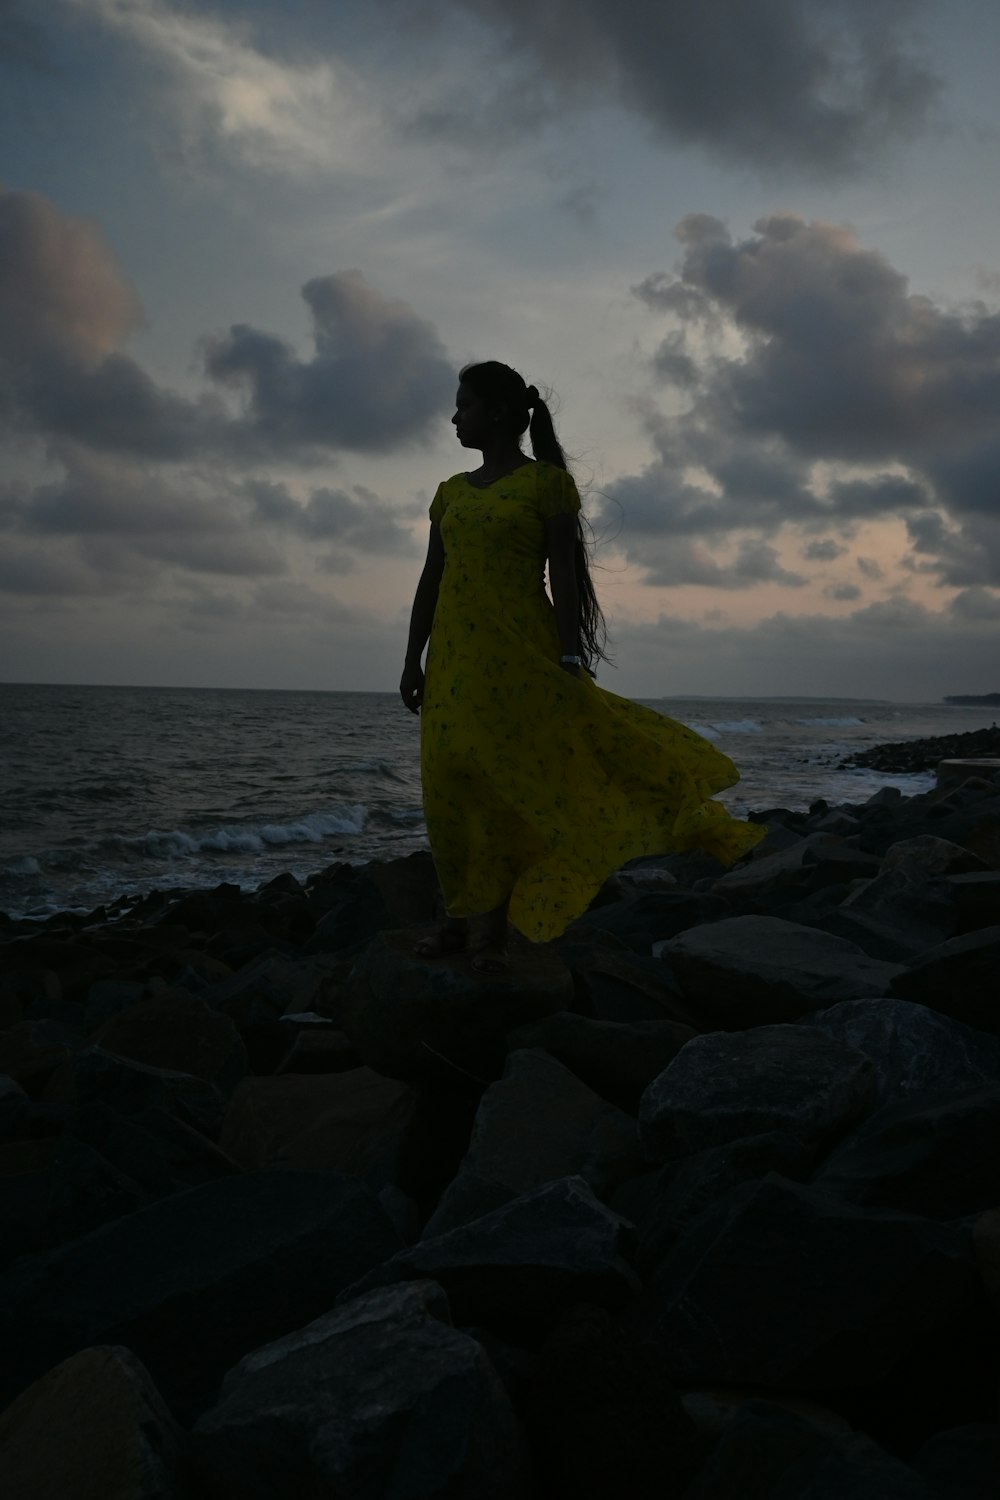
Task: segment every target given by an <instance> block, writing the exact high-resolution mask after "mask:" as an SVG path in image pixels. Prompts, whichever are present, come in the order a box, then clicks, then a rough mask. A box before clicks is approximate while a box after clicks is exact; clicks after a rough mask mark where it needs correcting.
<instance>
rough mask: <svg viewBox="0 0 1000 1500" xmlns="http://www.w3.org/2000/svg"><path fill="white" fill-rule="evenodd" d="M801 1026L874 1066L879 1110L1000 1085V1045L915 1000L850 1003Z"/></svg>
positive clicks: (803, 1021)
mask: <svg viewBox="0 0 1000 1500" xmlns="http://www.w3.org/2000/svg"><path fill="white" fill-rule="evenodd" d="M799 1024H800V1025H804V1026H811V1027H815V1028H816V1029H817V1030H819V1031H822V1032H825V1034H826V1035H827V1036H830V1037H833V1038H835V1039H836V1040H837V1041H841V1042H844V1043H846V1045H847V1046H849V1047H854V1048H856V1049H857V1051H859V1052H863V1053H864V1054H865V1056H866V1057H868V1058H869V1059H870V1060H871V1062H872V1063H873V1064H874V1067H875V1076H876V1103H877V1104H878V1105H883V1104H886V1103H888V1102H889V1101H890V1100H892V1099H897V1098H900V1097H904V1098H908V1097H911V1096H913V1095H917V1094H934V1093H950V1092H953V1091H955V1090H961V1089H966V1088H971V1087H974V1086H975V1085H977V1084H984V1083H1000V1040H998V1039H997V1038H996V1037H993V1036H990V1035H989V1034H988V1033H986V1032H984V1031H977V1030H976V1029H975V1028H974V1027H972V1026H965V1025H963V1024H962V1022H961V1021H953V1020H951V1019H950V1017H948V1016H943V1015H940V1014H939V1013H938V1012H937V1011H935V1010H930V1009H928V1007H927V1006H925V1005H917V1004H915V1003H914V1002H912V1001H909V1000H845V1001H844V1002H843V1003H842V1004H840V1005H831V1006H830V1007H829V1008H828V1009H826V1010H818V1011H816V1012H815V1013H814V1014H813V1015H810V1016H803V1017H802V1019H801V1020H800V1022H799Z"/></svg>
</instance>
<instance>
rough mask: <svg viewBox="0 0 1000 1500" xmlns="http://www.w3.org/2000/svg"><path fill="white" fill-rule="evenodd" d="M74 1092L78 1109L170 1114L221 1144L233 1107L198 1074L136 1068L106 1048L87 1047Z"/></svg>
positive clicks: (78, 1062)
mask: <svg viewBox="0 0 1000 1500" xmlns="http://www.w3.org/2000/svg"><path fill="white" fill-rule="evenodd" d="M73 1087H74V1092H75V1095H76V1100H77V1103H78V1104H90V1103H94V1102H96V1103H101V1104H107V1105H110V1107H111V1108H112V1109H116V1110H117V1111H118V1112H119V1114H122V1115H126V1116H129V1115H131V1116H135V1115H138V1114H141V1113H142V1112H143V1111H144V1110H147V1109H166V1110H168V1111H169V1112H170V1113H171V1114H173V1115H176V1117H177V1118H178V1119H179V1120H183V1122H184V1123H185V1124H186V1125H191V1126H193V1128H194V1129H195V1130H200V1131H201V1132H202V1134H203V1135H206V1136H208V1137H209V1139H210V1140H215V1139H216V1138H217V1137H218V1134H219V1131H220V1130H221V1129H222V1121H223V1119H224V1118H225V1114H226V1110H227V1109H228V1107H229V1101H228V1099H227V1098H226V1096H225V1094H224V1093H223V1092H222V1090H221V1089H220V1088H218V1087H217V1086H216V1085H215V1084H214V1083H208V1082H206V1081H205V1079H203V1078H195V1077H194V1075H193V1074H192V1073H175V1072H173V1071H171V1070H170V1069H168V1068H153V1067H148V1066H147V1065H146V1064H145V1063H138V1062H132V1060H131V1059H130V1058H126V1057H119V1056H118V1054H117V1053H115V1052H105V1050H104V1048H103V1047H85V1048H84V1049H83V1051H82V1052H78V1053H77V1055H76V1057H75V1058H74V1059H73Z"/></svg>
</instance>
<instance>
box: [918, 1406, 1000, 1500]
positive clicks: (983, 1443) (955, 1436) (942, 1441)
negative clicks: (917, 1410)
mask: <svg viewBox="0 0 1000 1500" xmlns="http://www.w3.org/2000/svg"><path fill="white" fill-rule="evenodd" d="M910 1463H911V1465H912V1467H913V1468H914V1469H915V1470H916V1471H917V1473H918V1474H921V1475H922V1476H923V1477H924V1479H926V1480H927V1481H928V1483H929V1484H931V1485H932V1486H933V1487H934V1488H933V1493H934V1494H935V1495H936V1496H937V1495H940V1496H947V1500H996V1497H997V1495H1000V1425H998V1424H997V1423H996V1422H969V1423H967V1424H966V1425H965V1426H964V1427H951V1428H949V1429H948V1430H947V1431H946V1432H936V1433H935V1434H934V1436H933V1437H931V1438H928V1439H927V1441H926V1442H925V1443H922V1444H921V1445H920V1447H919V1448H918V1449H917V1451H916V1453H914V1455H913V1457H912V1458H911V1459H910Z"/></svg>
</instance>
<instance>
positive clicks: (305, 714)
mask: <svg viewBox="0 0 1000 1500" xmlns="http://www.w3.org/2000/svg"><path fill="white" fill-rule="evenodd" d="M638 701H640V702H643V703H646V704H648V705H649V706H650V707H652V708H656V709H658V710H659V711H660V712H662V713H667V714H670V715H671V717H673V718H675V719H680V720H681V721H682V722H684V723H685V724H689V725H690V726H691V727H692V728H694V729H696V730H698V732H699V733H701V734H703V735H704V736H705V737H706V738H707V739H710V740H712V741H714V742H715V743H716V744H717V745H719V746H720V747H721V748H722V749H723V750H724V751H725V752H726V754H727V755H729V756H730V757H731V758H732V759H733V760H734V761H735V762H736V764H737V766H738V767H739V769H740V772H741V780H740V782H739V784H738V785H737V786H735V787H734V788H732V789H731V790H730V791H728V792H726V793H724V794H723V798H722V800H723V801H725V803H726V804H727V805H728V806H729V808H730V809H731V810H732V811H733V812H734V813H736V814H738V815H742V814H745V813H747V812H749V811H752V810H753V811H759V810H761V809H764V808H768V807H788V808H802V809H805V808H807V807H808V806H809V805H810V804H811V803H812V802H814V801H815V800H816V799H817V798H821V797H822V798H825V799H826V800H827V801H829V802H863V801H865V800H866V799H867V798H868V797H870V796H871V795H872V794H873V793H874V792H876V791H877V790H878V789H879V788H880V787H882V786H887V785H888V786H897V787H899V788H900V789H901V790H902V791H903V792H904V793H906V794H908V795H910V794H913V793H915V792H920V791H925V790H927V789H928V788H929V787H930V786H931V785H932V782H933V777H932V776H931V775H929V774H927V775H925V774H920V775H898V776H897V775H888V774H886V773H884V772H875V771H866V770H847V769H844V768H842V766H841V762H842V761H843V760H844V759H845V758H846V757H847V756H849V755H850V754H851V753H852V752H854V751H857V750H861V749H863V748H865V747H866V746H870V745H875V744H879V743H883V742H886V741H897V740H900V741H901V740H907V739H915V738H921V737H923V736H926V735H940V734H953V733H958V732H963V731H966V730H970V729H982V728H986V727H988V726H989V725H990V724H991V723H992V722H993V720H994V718H995V716H996V710H995V709H993V708H989V707H986V708H977V707H971V706H955V705H949V704H943V703H890V702H879V701H874V700H871V699H858V700H854V699H842V698H836V699H832V698H780V697H774V698H770V697H768V698H670V699H666V698H643V699H640V700H638ZM426 847H427V836H426V830H425V828H424V823H423V817H422V814H421V806H420V768H419V722H418V720H417V718H416V717H415V716H414V715H412V714H410V713H409V712H408V711H407V710H406V709H405V708H404V706H403V704H402V703H401V702H400V699H399V697H398V695H397V694H395V693H338V692H301V691H268V690H249V689H247V690H244V689H207V688H162V687H149V688H141V687H60V686H53V685H33V684H21V683H19V684H6V685H5V684H0V911H2V912H6V913H7V914H8V915H9V916H13V917H19V918H21V917H36V918H44V917H46V916H49V915H51V914H52V913H54V912H56V911H63V910H69V911H78V912H88V911H91V910H93V909H94V908H96V907H97V906H100V905H108V904H111V903H114V902H116V901H118V900H120V899H121V898H129V899H132V898H135V897H137V896H139V895H144V894H147V893H148V892H149V891H151V890H154V889H159V890H166V889H176V888H195V887H211V886H214V885H217V884H219V883H220V882H221V881H228V882H232V883H234V884H236V885H239V886H240V887H241V888H243V889H244V890H254V889H256V888H257V887H258V886H260V885H262V884H264V883H265V882H266V881H268V880H271V879H272V878H273V877H274V876H275V875H278V874H279V873H281V872H283V871H286V870H287V871H290V872H291V873H292V874H293V875H295V876H297V877H298V879H300V880H303V881H304V880H305V879H306V878H307V877H308V876H309V875H311V874H313V873H315V872H317V871H319V870H322V869H323V868H325V867H326V866H327V865H330V864H333V863H334V862H336V861H348V862H350V863H355V864H361V863H364V862H366V861H368V860H371V859H388V858H395V857H398V856H400V855H405V854H408V853H410V852H412V851H413V850H417V849H423V848H426Z"/></svg>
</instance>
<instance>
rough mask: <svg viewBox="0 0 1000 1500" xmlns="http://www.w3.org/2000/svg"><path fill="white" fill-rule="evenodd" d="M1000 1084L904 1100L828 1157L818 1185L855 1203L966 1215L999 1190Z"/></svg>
mask: <svg viewBox="0 0 1000 1500" xmlns="http://www.w3.org/2000/svg"><path fill="white" fill-rule="evenodd" d="M998 1159H1000V1084H988V1085H986V1086H985V1087H980V1088H973V1089H965V1090H963V1091H962V1092H960V1093H955V1094H949V1095H943V1096H941V1095H939V1096H938V1097H937V1098H930V1099H928V1098H927V1097H926V1096H924V1097H923V1098H917V1099H898V1100H896V1101H895V1102H894V1103H892V1104H887V1105H885V1106H884V1108H882V1109H880V1110H879V1111H878V1113H877V1114H874V1115H872V1116H871V1118H870V1119H868V1120H865V1121H864V1123H863V1124H861V1125H860V1126H859V1127H858V1128H857V1129H856V1130H855V1131H853V1132H852V1134H851V1135H850V1136H849V1137H848V1139H847V1140H846V1141H844V1142H843V1143H842V1144H841V1145H840V1146H839V1147H838V1148H837V1150H835V1151H834V1152H833V1153H832V1154H831V1155H830V1156H829V1157H828V1158H827V1160H826V1161H825V1162H824V1164H823V1167H822V1170H821V1171H820V1173H819V1174H818V1176H817V1177H816V1178H815V1182H816V1186H817V1187H818V1188H820V1189H821V1190H822V1191H823V1192H827V1193H831V1194H833V1195H834V1196H835V1197H837V1198H843V1199H844V1200H845V1201H847V1202H850V1203H856V1204H858V1205H860V1206H868V1205H870V1206H872V1207H874V1208H892V1209H898V1210H899V1211H900V1212H901V1213H910V1214H921V1215H924V1216H926V1217H927V1218H933V1219H958V1218H961V1217H963V1216H964V1215H967V1214H976V1213H982V1212H984V1211H985V1210H986V1209H989V1208H992V1207H993V1206H994V1205H995V1204H996V1202H997V1198H998V1196H1000V1194H998V1188H997V1171H996V1162H997V1160H998Z"/></svg>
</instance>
